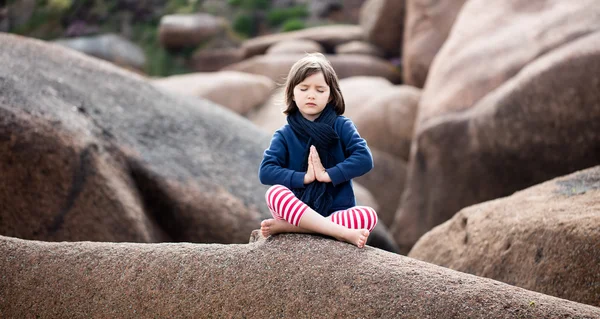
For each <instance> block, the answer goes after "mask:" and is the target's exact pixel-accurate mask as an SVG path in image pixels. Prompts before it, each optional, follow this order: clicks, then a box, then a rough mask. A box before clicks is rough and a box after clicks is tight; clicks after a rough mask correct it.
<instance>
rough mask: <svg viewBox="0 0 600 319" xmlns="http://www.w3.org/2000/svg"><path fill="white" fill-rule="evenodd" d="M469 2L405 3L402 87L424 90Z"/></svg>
mask: <svg viewBox="0 0 600 319" xmlns="http://www.w3.org/2000/svg"><path fill="white" fill-rule="evenodd" d="M465 1H466V0H445V1H423V0H406V19H405V22H404V39H403V44H402V73H403V83H404V84H407V85H412V86H416V87H418V88H422V87H423V86H424V85H425V80H426V79H427V74H428V73H429V67H430V66H431V63H432V62H433V59H434V58H435V56H436V55H437V53H438V52H439V50H440V48H441V47H442V45H443V44H444V42H446V39H447V38H448V34H449V33H450V30H451V29H452V25H453V24H454V20H455V19H456V16H457V15H458V13H459V12H460V10H461V8H462V6H463V4H464V3H465Z"/></svg>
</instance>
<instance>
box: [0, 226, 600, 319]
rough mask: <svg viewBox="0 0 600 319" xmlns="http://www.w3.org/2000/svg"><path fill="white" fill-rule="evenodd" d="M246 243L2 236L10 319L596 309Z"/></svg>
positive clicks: (332, 249) (307, 238)
mask: <svg viewBox="0 0 600 319" xmlns="http://www.w3.org/2000/svg"><path fill="white" fill-rule="evenodd" d="M252 238H253V240H256V239H258V241H255V242H254V243H251V244H245V245H218V244H211V245H199V244H117V243H93V242H78V243H47V242H37V241H25V240H20V239H14V238H7V237H0V255H1V256H3V257H2V258H1V259H0V268H1V269H3V274H2V276H0V311H1V314H2V316H3V317H8V318H12V317H36V316H37V317H40V318H88V317H90V316H98V317H119V318H134V317H135V318H140V317H169V318H182V317H186V318H189V317H192V318H196V317H204V316H207V314H210V315H211V316H214V317H228V318H244V317H253V318H272V317H285V318H304V317H305V318H309V317H323V318H336V317H346V318H356V317H360V318H380V317H384V318H394V317H414V318H427V317H429V318H468V317H472V318H473V317H475V318H483V317H486V318H519V317H520V318H597V317H599V316H600V309H599V308H596V307H592V306H589V305H584V304H580V303H575V302H572V301H568V300H564V299H559V298H555V297H551V296H546V295H543V294H540V293H536V292H532V291H528V290H525V289H522V288H518V287H514V286H510V285H507V284H503V283H500V282H497V281H494V280H491V279H487V278H480V277H476V276H473V275H469V274H464V273H460V272H457V271H453V270H450V269H447V268H442V267H439V266H436V265H433V264H429V263H425V262H422V261H418V260H415V259H411V258H407V257H404V256H399V255H395V254H391V253H388V252H384V251H382V250H379V249H375V248H372V247H369V246H367V247H365V248H364V249H358V248H355V247H354V246H351V245H349V244H346V243H342V242H338V241H334V240H331V239H326V238H322V237H317V236H311V235H298V234H289V235H279V236H275V237H270V238H268V239H266V240H264V239H261V238H260V237H258V236H257V234H256V233H254V234H253V236H252Z"/></svg>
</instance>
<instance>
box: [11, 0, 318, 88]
mask: <svg viewBox="0 0 600 319" xmlns="http://www.w3.org/2000/svg"><path fill="white" fill-rule="evenodd" d="M223 1H225V0H223ZM226 1H227V2H226V3H227V4H228V5H229V7H230V9H229V10H228V9H225V11H226V12H227V13H226V15H227V16H228V17H229V18H230V19H231V20H232V22H231V29H232V30H233V32H231V29H228V30H227V36H228V37H229V38H237V39H238V40H239V39H240V38H241V39H244V38H250V37H254V36H256V35H257V34H258V33H259V32H269V30H272V31H278V30H282V31H292V30H299V29H302V28H305V22H304V21H303V19H305V18H306V17H308V15H309V13H308V9H307V7H306V5H298V6H294V7H289V8H273V7H272V0H226ZM203 2H204V1H203V0H165V1H160V2H156V1H129V0H127V1H126V0H36V2H35V6H34V7H33V10H32V12H30V14H27V13H25V16H19V17H20V19H21V21H22V22H21V23H20V24H19V25H9V32H12V33H16V34H20V35H24V36H28V37H34V38H38V39H43V40H54V39H57V38H65V37H79V36H94V35H98V34H103V33H117V34H121V35H123V36H125V37H127V38H128V39H129V40H130V41H132V42H133V43H135V44H137V45H139V46H140V47H141V48H142V49H143V50H144V52H145V54H146V60H147V62H146V66H145V68H144V70H143V71H144V72H145V73H146V74H148V75H150V76H167V75H171V74H179V73H186V72H191V71H192V70H189V69H188V67H187V63H186V62H187V61H188V59H189V58H190V57H191V56H192V52H194V51H195V50H197V49H199V48H201V47H202V45H200V46H198V47H196V48H188V49H185V50H177V51H170V50H166V49H164V48H163V47H162V46H161V45H160V43H159V40H158V25H159V22H160V18H161V17H162V16H163V15H167V14H191V13H195V12H200V11H202V10H203V9H206V8H204V7H203ZM157 3H160V4H157ZM18 4H19V0H8V1H7V5H8V6H9V8H10V6H13V5H15V6H16V5H18ZM207 5H208V4H207ZM14 12H17V11H14ZM18 12H19V14H20V13H21V12H27V10H25V11H22V10H19V11H18ZM221 12H223V10H221ZM23 20H24V21H23ZM11 21H12V20H11ZM13 23H14V22H13ZM233 33H235V34H233ZM238 40H236V41H238Z"/></svg>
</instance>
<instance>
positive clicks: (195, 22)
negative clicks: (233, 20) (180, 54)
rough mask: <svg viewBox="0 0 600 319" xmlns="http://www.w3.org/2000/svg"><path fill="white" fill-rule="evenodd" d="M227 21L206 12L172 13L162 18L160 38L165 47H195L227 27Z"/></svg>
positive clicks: (159, 30)
mask: <svg viewBox="0 0 600 319" xmlns="http://www.w3.org/2000/svg"><path fill="white" fill-rule="evenodd" d="M225 25H226V22H225V21H224V20H223V19H221V18H218V17H215V16H213V15H210V14H206V13H195V14H170V15H165V16H163V17H162V18H161V19H160V23H159V26H158V39H159V41H160V44H161V45H162V46H163V47H165V48H184V47H195V46H197V45H199V44H201V43H202V42H203V41H205V40H207V39H210V38H212V37H213V36H215V35H217V34H218V33H220V32H222V31H223V30H224V29H225Z"/></svg>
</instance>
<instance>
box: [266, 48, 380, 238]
mask: <svg viewBox="0 0 600 319" xmlns="http://www.w3.org/2000/svg"><path fill="white" fill-rule="evenodd" d="M285 104H286V105H287V109H286V110H285V111H284V113H285V114H286V115H287V122H288V124H287V125H285V126H283V127H282V128H280V129H279V130H277V131H276V132H275V134H274V135H273V139H272V140H271V145H270V146H269V148H268V149H267V150H265V152H264V158H263V160H262V162H261V164H260V169H259V179H260V181H261V183H263V184H265V185H274V186H272V187H271V188H269V190H268V191H267V193H266V196H265V197H266V200H267V205H268V207H269V209H270V210H271V214H272V215H273V217H274V219H267V220H264V221H263V222H262V223H261V231H262V234H263V236H264V237H268V236H269V235H274V234H278V233H289V232H296V233H320V234H324V235H328V236H332V237H335V238H337V239H338V240H343V241H346V242H348V243H351V244H354V245H356V246H358V247H359V248H362V247H363V246H364V245H365V242H366V241H367V238H368V237H369V234H370V232H371V230H373V228H374V227H375V225H376V224H377V214H376V213H375V211H374V210H373V209H372V208H371V207H366V206H356V200H355V198H354V191H353V190H352V181H351V180H352V178H354V177H358V176H361V175H363V174H365V173H367V172H368V171H370V170H371V169H372V168H373V158H372V156H371V151H370V150H369V148H368V146H367V143H366V142H365V140H364V139H362V138H361V137H360V135H359V134H358V132H357V131H356V127H355V126H354V124H353V123H352V121H350V119H348V118H346V117H344V116H341V115H342V114H343V113H344V110H345V104H344V98H343V97H342V92H341V90H340V86H339V83H338V78H337V75H336V73H335V71H334V70H333V67H332V66H331V64H330V63H329V61H327V59H326V58H325V56H324V55H322V54H320V53H315V54H308V55H307V56H306V57H304V58H302V59H300V60H299V61H298V62H296V63H295V64H294V65H293V66H292V68H291V70H290V73H289V75H288V77H287V82H286V85H285Z"/></svg>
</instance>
